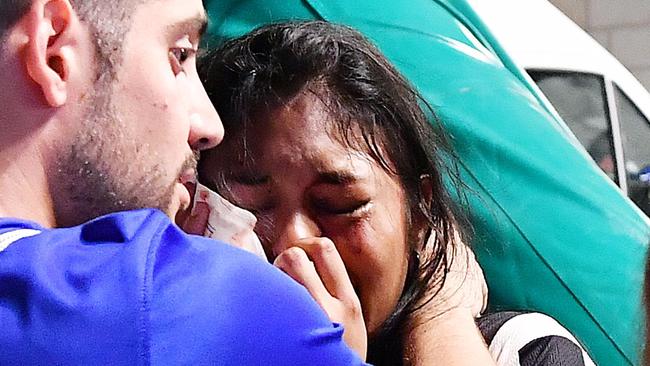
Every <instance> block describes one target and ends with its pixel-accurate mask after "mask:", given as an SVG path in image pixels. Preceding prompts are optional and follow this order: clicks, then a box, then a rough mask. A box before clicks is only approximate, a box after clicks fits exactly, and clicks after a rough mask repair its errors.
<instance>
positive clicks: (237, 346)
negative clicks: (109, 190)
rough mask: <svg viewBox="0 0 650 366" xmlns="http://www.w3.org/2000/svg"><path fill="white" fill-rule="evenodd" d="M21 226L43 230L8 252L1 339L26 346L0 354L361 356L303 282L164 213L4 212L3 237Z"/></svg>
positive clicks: (157, 358) (194, 358)
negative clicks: (77, 219)
mask: <svg viewBox="0 0 650 366" xmlns="http://www.w3.org/2000/svg"><path fill="white" fill-rule="evenodd" d="M12 230H13V231H16V230H35V231H38V232H39V233H38V234H35V235H33V236H30V237H24V238H21V239H19V240H17V241H16V242H14V243H12V244H11V245H9V246H8V247H7V249H6V250H5V251H3V252H0V277H1V278H3V280H2V282H0V288H5V289H11V291H4V292H2V291H0V321H1V322H2V323H3V324H4V325H5V326H3V328H4V329H5V330H6V331H5V332H4V334H3V335H0V345H1V346H3V348H7V347H13V348H12V349H14V350H15V353H16V354H17V355H18V356H17V358H12V357H10V355H7V356H6V357H7V358H3V357H2V356H0V361H7V362H9V361H15V360H17V359H20V360H23V361H31V360H32V359H29V358H27V359H26V358H25V357H31V356H30V355H34V356H33V357H38V354H39V353H38V352H37V351H35V350H39V349H41V350H44V351H46V353H47V354H48V355H59V356H61V357H63V358H57V359H56V361H60V362H62V363H69V362H71V360H70V359H66V358H65V355H66V354H75V355H76V356H75V360H78V361H83V362H86V363H93V362H95V361H99V360H122V361H123V362H117V364H135V363H138V362H140V361H141V360H143V359H146V360H148V361H150V362H151V363H152V364H176V363H183V364H185V363H196V364H229V363H233V362H235V361H237V362H239V361H240V360H242V361H243V362H239V363H240V364H263V363H265V362H266V361H270V362H272V363H274V364H287V365H288V364H304V363H305V362H307V363H309V362H311V361H314V362H316V363H323V362H324V363H328V362H329V360H330V359H331V361H332V362H330V363H329V364H351V363H354V362H358V361H354V356H353V355H352V354H351V351H350V350H348V349H347V348H346V347H345V345H344V344H343V342H342V332H343V329H342V328H340V327H338V326H335V325H332V323H331V322H330V321H329V320H328V319H327V317H326V316H325V315H324V313H323V312H322V311H321V310H320V309H319V307H318V305H317V304H316V303H315V302H314V301H313V300H312V299H311V297H310V296H309V294H308V293H307V291H306V290H305V289H304V288H302V287H301V286H300V285H298V284H297V283H296V282H294V281H292V280H291V279H290V278H289V277H288V276H286V275H285V274H283V273H281V272H280V271H279V270H278V269H276V268H274V267H272V266H271V265H269V264H268V263H266V262H263V261H261V260H260V259H258V258H257V257H255V256H254V255H252V254H250V253H247V252H244V251H242V250H239V249H237V248H233V247H231V246H229V245H226V244H224V243H220V242H217V241H214V240H210V239H206V238H202V237H198V236H193V235H187V234H185V233H184V232H182V231H181V230H180V229H179V228H178V227H177V226H176V225H174V223H173V222H171V220H169V219H168V218H167V217H166V216H165V215H164V214H162V213H161V212H158V211H155V210H140V211H133V212H124V213H118V214H112V215H107V216H104V217H100V218H98V219H96V220H93V221H91V222H88V223H86V224H84V225H81V226H78V227H75V228H68V229H54V230H48V229H43V228H39V227H37V226H36V225H32V224H29V223H24V222H21V221H20V220H13V221H12V220H7V219H4V220H2V221H0V234H2V233H3V232H10V231H12ZM116 345H118V346H116ZM5 346H6V347H5ZM337 359H338V361H337ZM33 361H34V363H35V364H38V363H39V361H38V360H37V359H36V358H34V359H33ZM321 361H322V362H321ZM0 363H2V362H0ZM27 363H30V362H27ZM73 363H75V362H73Z"/></svg>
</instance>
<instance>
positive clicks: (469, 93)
mask: <svg viewBox="0 0 650 366" xmlns="http://www.w3.org/2000/svg"><path fill="white" fill-rule="evenodd" d="M206 7H207V9H208V13H209V17H210V21H211V25H210V27H209V31H208V37H207V41H206V44H207V45H208V46H210V45H216V44H218V43H219V42H220V41H221V40H223V39H224V38H230V37H233V36H237V35H240V34H243V33H245V32H247V31H249V30H251V29H252V28H254V27H256V26H258V25H261V24H264V23H268V22H274V21H281V20H289V19H324V20H328V21H331V22H336V23H342V24H347V25H350V26H352V27H354V28H356V29H358V30H360V31H361V32H362V33H364V34H365V35H366V36H368V37H369V38H370V39H372V40H373V41H374V42H375V43H376V44H377V45H378V46H379V48H380V49H381V50H382V51H383V52H384V53H385V54H386V55H387V56H388V57H389V59H390V60H391V61H392V62H393V63H394V64H395V65H397V67H398V68H399V69H400V70H401V71H402V72H403V73H404V74H405V75H406V76H407V77H408V78H409V79H410V80H411V82H412V83H414V84H415V86H416V87H417V88H418V89H419V91H420V92H421V93H422V94H423V95H424V96H425V98H426V99H427V100H428V102H429V103H430V104H431V105H432V106H434V108H435V110H436V111H437V113H438V114H439V116H440V117H441V120H442V122H443V123H444V124H445V126H446V128H447V130H448V132H449V133H450V134H451V136H452V138H453V143H454V146H455V148H456V149H457V152H458V154H459V156H460V159H461V165H462V170H463V172H462V173H463V175H464V180H465V182H466V183H467V184H468V185H469V187H470V188H471V190H472V191H473V194H470V204H471V207H470V210H471V212H472V217H471V219H472V222H473V224H474V226H475V239H474V243H473V246H474V248H475V250H476V252H477V254H478V256H479V259H480V262H481V264H482V266H483V268H484V270H485V273H486V276H487V280H488V284H489V287H490V307H491V309H492V310H503V309H531V310H536V311H541V312H544V313H547V314H550V315H552V316H554V317H555V318H556V319H558V320H559V321H560V322H561V323H562V324H563V325H564V326H566V327H567V328H569V329H570V330H571V331H572V332H573V333H574V334H576V335H577V337H578V339H580V341H581V342H582V343H583V344H585V345H586V347H587V349H588V351H589V353H590V354H591V355H593V357H594V358H595V360H596V362H597V363H598V364H600V365H627V364H635V365H636V364H639V354H640V353H639V351H640V349H641V343H642V335H643V331H642V329H643V316H642V311H641V287H642V280H643V264H644V258H645V254H646V247H647V242H648V237H649V236H648V233H649V224H648V220H647V218H646V217H645V216H643V214H641V213H640V211H638V210H637V209H636V207H635V206H634V205H633V204H632V203H631V202H630V201H629V200H628V199H627V198H625V197H624V196H623V195H622V194H621V193H620V192H619V190H618V189H617V188H616V187H615V186H614V184H613V183H612V182H611V181H610V180H608V178H607V177H606V176H605V175H604V174H602V173H601V171H600V170H599V169H598V167H597V166H596V165H595V164H594V163H593V162H592V161H591V160H590V159H589V157H588V155H587V154H586V152H585V151H584V149H582V147H580V145H579V144H578V143H577V141H576V140H575V138H574V137H573V136H572V135H571V134H570V132H568V130H567V128H566V126H565V124H564V123H563V122H562V121H561V120H559V119H557V118H556V117H555V116H554V115H553V114H552V113H550V112H549V110H548V109H547V108H546V107H545V105H544V104H542V103H540V100H539V96H538V95H537V94H536V90H535V89H533V88H531V86H530V84H528V79H526V78H525V77H524V76H523V73H522V71H521V70H520V69H518V68H517V67H516V66H514V65H513V64H512V62H511V60H510V59H509V58H508V57H507V55H504V54H503V52H502V51H501V49H500V48H499V46H498V45H497V44H496V43H495V41H494V40H493V39H492V36H491V35H490V34H489V32H488V31H487V30H486V29H485V28H484V27H483V26H482V25H481V24H480V20H479V19H478V18H477V17H476V15H475V14H473V13H472V12H471V10H470V9H469V8H468V7H467V6H466V4H465V3H464V2H463V1H433V0H409V1H383V0H354V1H351V0H282V1H268V0H264V1H262V0H214V1H206Z"/></svg>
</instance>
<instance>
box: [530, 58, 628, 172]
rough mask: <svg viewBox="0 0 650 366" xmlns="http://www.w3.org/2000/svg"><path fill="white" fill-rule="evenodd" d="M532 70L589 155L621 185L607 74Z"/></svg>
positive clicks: (537, 81)
mask: <svg viewBox="0 0 650 366" xmlns="http://www.w3.org/2000/svg"><path fill="white" fill-rule="evenodd" d="M528 73H529V74H530V76H531V77H532V79H533V80H534V81H535V82H536V83H537V85H538V86H539V88H540V89H541V90H542V92H543V93H544V95H546V97H547V98H548V100H549V101H550V102H551V104H553V106H554V107H555V109H556V110H557V112H558V113H559V114H560V116H561V117H562V119H564V121H565V122H566V123H567V125H568V126H569V128H570V129H571V131H573V133H574V135H575V136H576V137H577V138H578V141H580V143H582V145H583V146H584V147H585V149H587V151H588V152H589V155H591V157H592V158H593V159H594V160H595V161H596V163H597V164H598V166H599V167H600V168H601V169H602V170H603V171H604V172H605V174H607V176H608V177H610V178H611V179H612V180H614V181H615V182H616V183H617V184H618V178H617V170H616V160H615V156H616V155H615V153H614V144H613V139H612V132H611V131H612V129H611V122H610V117H609V112H608V111H609V110H608V108H607V93H606V92H605V81H604V80H603V77H602V76H600V75H595V74H588V73H579V72H558V71H546V70H528Z"/></svg>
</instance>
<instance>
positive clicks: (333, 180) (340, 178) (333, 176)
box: [316, 171, 361, 185]
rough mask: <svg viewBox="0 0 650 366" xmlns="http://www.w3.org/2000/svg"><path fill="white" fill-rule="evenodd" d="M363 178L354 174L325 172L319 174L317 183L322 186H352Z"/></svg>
mask: <svg viewBox="0 0 650 366" xmlns="http://www.w3.org/2000/svg"><path fill="white" fill-rule="evenodd" d="M360 179H361V178H360V177H359V176H358V175H356V174H354V173H352V172H345V171H324V172H319V173H318V180H317V181H316V183H321V184H340V185H343V184H351V183H354V182H357V181H358V180H360Z"/></svg>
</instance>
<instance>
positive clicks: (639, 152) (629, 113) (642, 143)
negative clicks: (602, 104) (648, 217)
mask: <svg viewBox="0 0 650 366" xmlns="http://www.w3.org/2000/svg"><path fill="white" fill-rule="evenodd" d="M614 95H615V97H616V110H617V111H618V119H619V121H620V125H621V139H622V140H623V153H624V155H625V173H626V175H627V185H628V194H629V196H630V198H631V199H632V200H633V201H634V202H635V203H636V204H637V205H638V206H639V207H640V208H641V209H642V210H643V211H644V212H645V213H646V214H650V200H649V197H648V187H650V169H649V168H650V123H648V119H647V118H646V117H645V116H643V114H642V113H641V112H640V111H639V109H638V108H637V107H636V106H635V105H634V103H633V102H632V101H631V100H630V98H628V97H627V95H625V93H623V91H622V90H621V89H620V88H619V87H618V86H617V85H614Z"/></svg>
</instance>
